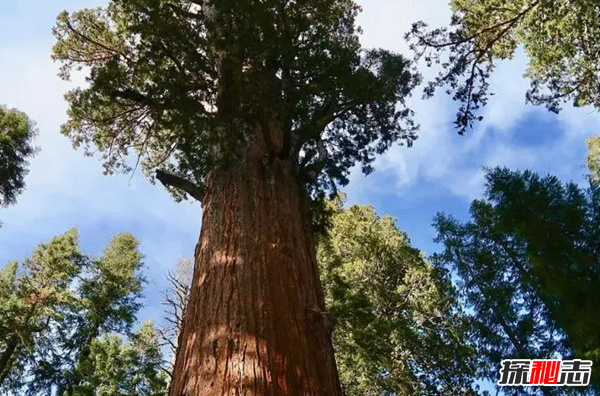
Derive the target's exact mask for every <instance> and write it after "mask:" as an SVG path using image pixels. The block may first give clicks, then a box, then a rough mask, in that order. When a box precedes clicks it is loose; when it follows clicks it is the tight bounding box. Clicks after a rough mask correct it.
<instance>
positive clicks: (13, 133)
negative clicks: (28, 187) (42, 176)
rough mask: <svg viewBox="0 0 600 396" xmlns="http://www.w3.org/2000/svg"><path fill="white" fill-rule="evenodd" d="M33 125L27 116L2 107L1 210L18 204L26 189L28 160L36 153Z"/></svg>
mask: <svg viewBox="0 0 600 396" xmlns="http://www.w3.org/2000/svg"><path fill="white" fill-rule="evenodd" d="M35 135H36V130H35V125H34V123H33V121H31V120H30V119H29V118H27V115H25V113H22V112H20V111H18V110H15V109H9V108H7V107H6V106H4V105H0V207H2V206H8V205H12V204H14V203H15V201H16V199H17V196H18V195H19V194H20V193H21V192H23V189H24V188H25V181H24V179H25V176H26V175H27V166H28V165H29V164H28V162H27V161H28V159H29V158H31V157H32V156H33V155H34V154H35V152H36V149H35V147H33V146H32V140H33V138H34V137H35Z"/></svg>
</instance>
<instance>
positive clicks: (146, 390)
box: [74, 322, 167, 396]
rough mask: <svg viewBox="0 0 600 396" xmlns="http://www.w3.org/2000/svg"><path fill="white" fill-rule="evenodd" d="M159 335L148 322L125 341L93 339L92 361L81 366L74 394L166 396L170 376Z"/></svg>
mask: <svg viewBox="0 0 600 396" xmlns="http://www.w3.org/2000/svg"><path fill="white" fill-rule="evenodd" d="M162 366H163V356H162V353H161V350H160V343H159V337H158V333H157V332H156V330H155V329H154V324H153V323H152V322H144V323H143V324H142V326H141V327H140V329H139V330H138V331H136V332H135V333H133V334H132V335H131V337H130V339H129V340H128V341H127V342H125V341H124V339H123V337H122V336H118V335H116V334H110V335H104V336H102V337H101V338H97V339H95V340H93V342H92V343H91V345H90V352H89V358H88V359H86V360H85V361H84V362H82V364H81V365H80V367H79V372H80V377H81V383H80V384H79V385H78V386H77V389H76V390H75V392H74V395H78V396H79V395H81V396H84V395H94V396H113V395H119V396H164V395H166V392H167V383H166V374H165V373H164V371H163V367H162Z"/></svg>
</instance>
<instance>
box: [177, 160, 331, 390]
mask: <svg viewBox="0 0 600 396" xmlns="http://www.w3.org/2000/svg"><path fill="white" fill-rule="evenodd" d="M203 209H204V212H203V222H202V232H201V234H200V241H199V243H198V245H197V248H196V266H195V270H194V279H193V283H192V289H191V296H190V301H189V306H188V310H187V314H186V317H185V322H184V326H183V332H182V333H181V335H180V339H179V347H178V351H177V357H176V362H175V369H174V373H173V380H172V383H171V388H170V392H169V394H170V396H205V395H206V396H208V395H211V396H212V395H307V396H308V395H319V396H325V395H327V396H339V395H341V390H340V385H339V380H338V374H337V369H336V366H335V361H334V356H333V348H332V345H331V336H330V330H331V329H329V328H328V325H327V322H326V320H325V318H324V317H323V315H322V314H321V313H322V312H323V311H324V310H325V307H324V300H323V293H322V289H321V284H320V280H319V276H318V268H317V262H316V255H315V247H314V242H313V238H312V236H311V233H310V231H309V230H308V223H307V212H306V206H305V198H304V195H303V192H302V190H301V189H300V187H299V186H298V183H297V179H296V177H295V172H294V169H293V166H292V164H291V162H289V161H286V160H280V159H275V160H274V161H269V162H267V161H262V160H260V159H249V160H246V161H243V162H240V163H239V164H236V165H233V166H231V167H230V168H229V169H228V170H227V171H222V172H220V173H219V174H213V175H212V176H211V178H210V180H209V181H208V183H207V190H206V195H205V197H204V202H203Z"/></svg>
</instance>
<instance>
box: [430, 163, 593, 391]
mask: <svg viewBox="0 0 600 396" xmlns="http://www.w3.org/2000/svg"><path fill="white" fill-rule="evenodd" d="M599 191H600V190H599V189H598V185H597V184H596V183H591V184H590V186H589V188H587V189H582V188H580V187H578V186H577V185H576V184H573V183H567V184H563V183H561V182H560V181H559V180H558V179H557V178H556V177H554V176H545V177H541V176H539V175H537V174H535V173H532V172H529V171H525V172H517V171H509V170H507V169H504V168H496V169H493V170H489V171H488V173H487V185H486V195H485V199H482V200H476V201H473V203H472V204H471V219H470V220H469V221H467V222H460V221H458V220H456V219H454V218H452V217H451V216H448V215H444V214H440V215H438V217H437V219H436V222H435V226H436V228H437V231H438V237H437V241H438V242H441V243H442V244H443V246H444V248H445V249H444V251H443V253H441V254H439V255H437V256H436V260H435V261H436V263H437V264H438V265H439V266H442V267H444V268H448V269H451V270H453V271H454V272H455V273H456V275H457V277H458V281H459V288H460V291H461V301H462V302H463V304H464V305H465V307H467V309H468V310H469V311H471V312H472V315H471V317H472V319H473V323H474V325H475V332H474V337H475V338H474V340H475V342H476V345H477V350H478V353H479V354H480V355H481V363H482V364H481V365H480V375H481V376H482V377H483V378H486V379H488V380H491V381H496V380H497V377H498V367H499V365H500V360H501V359H503V358H507V357H510V356H515V357H517V356H518V357H519V358H523V359H542V358H545V359H551V358H561V357H562V358H563V359H567V358H578V359H589V360H592V361H593V362H594V365H595V366H596V365H598V363H599V358H600V355H599V351H600V338H598V331H597V329H598V328H599V326H600V323H599V322H598V320H599V319H600V311H599V307H600V301H599V297H598V293H597V291H598V288H599V287H600V250H599V247H600V245H599V244H598V241H599V230H600V228H599V227H598V225H599V224H600V223H599V221H600V217H599V214H600V211H599V210H598V208H599V207H598V205H599V204H600V199H599V198H600V194H599ZM598 378H599V377H598V373H597V371H596V372H592V382H594V383H595V387H596V389H597V387H598V386H599V385H600V383H599V382H598ZM530 390H531V389H530ZM583 390H584V391H585V390H586V389H583ZM588 390H589V389H588ZM532 391H533V392H534V393H535V392H539V391H540V390H532ZM542 391H543V393H544V394H546V395H548V394H568V392H569V391H573V389H570V388H567V387H561V388H560V389H558V388H557V389H554V390H551V389H549V388H545V390H542ZM505 392H508V393H509V394H514V395H520V394H523V393H524V392H527V390H526V389H519V388H515V389H513V390H512V391H510V390H506V389H505ZM561 392H564V393H561ZM589 392H591V394H593V390H589Z"/></svg>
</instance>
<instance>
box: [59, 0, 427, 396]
mask: <svg viewBox="0 0 600 396" xmlns="http://www.w3.org/2000/svg"><path fill="white" fill-rule="evenodd" d="M358 11H359V7H358V6H357V5H356V4H355V3H354V2H353V1H352V0H302V1H290V0H266V1H260V2H254V1H253V2H250V1H245V0H225V1H218V2H217V1H208V0H199V1H196V0H191V1H190V0H161V1H158V0H133V1H131V0H129V1H124V0H113V1H110V2H109V4H108V5H107V6H106V7H104V8H96V9H85V10H81V11H78V12H74V13H71V14H69V13H67V12H64V13H62V14H61V15H60V16H59V18H58V21H57V24H56V27H55V29H54V33H55V35H56V38H57V43H56V45H55V47H54V50H53V53H54V59H56V60H58V61H60V62H61V64H62V69H61V76H62V77H63V78H66V79H68V78H69V75H70V73H71V72H72V71H73V70H81V68H85V71H84V72H85V73H86V75H87V77H88V81H89V85H88V86H86V87H85V88H77V89H74V90H72V91H71V92H69V93H68V94H67V101H68V103H69V112H68V114H69V119H68V122H67V123H66V124H65V125H64V127H63V133H64V134H65V135H67V136H68V137H69V138H70V139H71V140H72V141H73V143H74V144H75V145H76V146H83V147H84V148H86V149H87V150H88V151H92V150H94V151H97V152H99V153H100V154H101V155H102V160H103V163H104V165H105V167H106V172H107V173H111V172H115V171H125V172H127V171H130V170H131V167H132V166H130V165H132V164H130V162H128V159H129V158H130V155H135V156H137V157H138V160H139V163H140V164H141V167H142V169H143V170H144V171H145V172H146V174H147V175H148V176H149V177H150V178H151V180H155V179H156V180H159V181H160V182H161V183H162V184H164V185H165V186H167V187H168V189H169V190H170V191H171V192H173V194H174V195H175V196H176V197H177V198H183V197H192V198H195V199H198V200H200V201H202V204H203V209H204V210H203V219H202V231H201V235H200V240H199V242H198V245H197V250H196V255H195V265H196V268H195V272H194V279H193V284H192V289H191V296H190V301H189V306H188V310H187V314H186V318H185V323H184V327H183V332H182V335H181V338H180V340H181V342H180V344H179V348H178V353H177V358H176V363H175V370H174V378H173V381H172V386H171V392H170V394H171V395H172V396H180V395H190V396H191V395H194V396H196V395H216V394H219V395H220V394H222V393H230V392H234V391H238V392H240V393H247V394H254V395H263V394H279V393H285V394H293V395H323V394H327V395H330V396H336V395H340V392H341V389H340V386H339V381H338V375H337V372H336V368H335V362H334V358H333V349H332V347H331V339H330V335H329V332H328V330H327V328H326V325H325V323H324V321H323V320H321V319H319V317H315V316H314V315H311V314H310V312H311V310H312V309H314V308H318V309H319V310H320V311H324V309H325V306H324V299H323V293H322V290H321V285H320V281H319V276H318V268H317V262H316V253H315V247H314V241H313V235H312V233H313V229H311V228H310V225H311V219H312V220H314V219H316V218H318V216H317V214H318V213H319V212H318V211H317V209H318V205H312V204H311V200H312V202H318V198H319V197H322V196H323V194H325V193H327V192H331V191H334V190H335V188H336V186H337V185H343V184H345V183H347V182H348V179H347V176H348V173H349V172H350V169H351V168H352V167H353V166H354V165H355V164H357V163H358V164H360V165H361V166H362V168H363V170H364V171H366V172H370V171H371V170H372V162H373V160H374V157H375V155H376V154H379V153H382V152H384V151H385V150H386V149H387V148H389V147H390V146H391V145H392V144H393V143H394V142H405V143H408V144H410V143H411V142H412V141H413V140H414V139H415V125H414V123H413V121H412V119H411V115H412V113H411V111H410V110H408V109H407V108H406V107H405V105H404V101H405V98H406V97H407V96H408V95H409V93H410V92H411V90H412V88H413V87H414V85H415V84H416V82H417V79H416V78H415V76H414V74H413V73H412V71H411V69H410V63H409V62H408V61H407V60H406V59H404V58H403V57H402V56H400V55H397V54H394V53H392V52H389V51H386V50H381V49H378V50H363V49H362V48H361V46H360V44H359V40H358V33H359V29H358V28H357V27H356V26H355V18H356V15H357V13H358Z"/></svg>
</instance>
